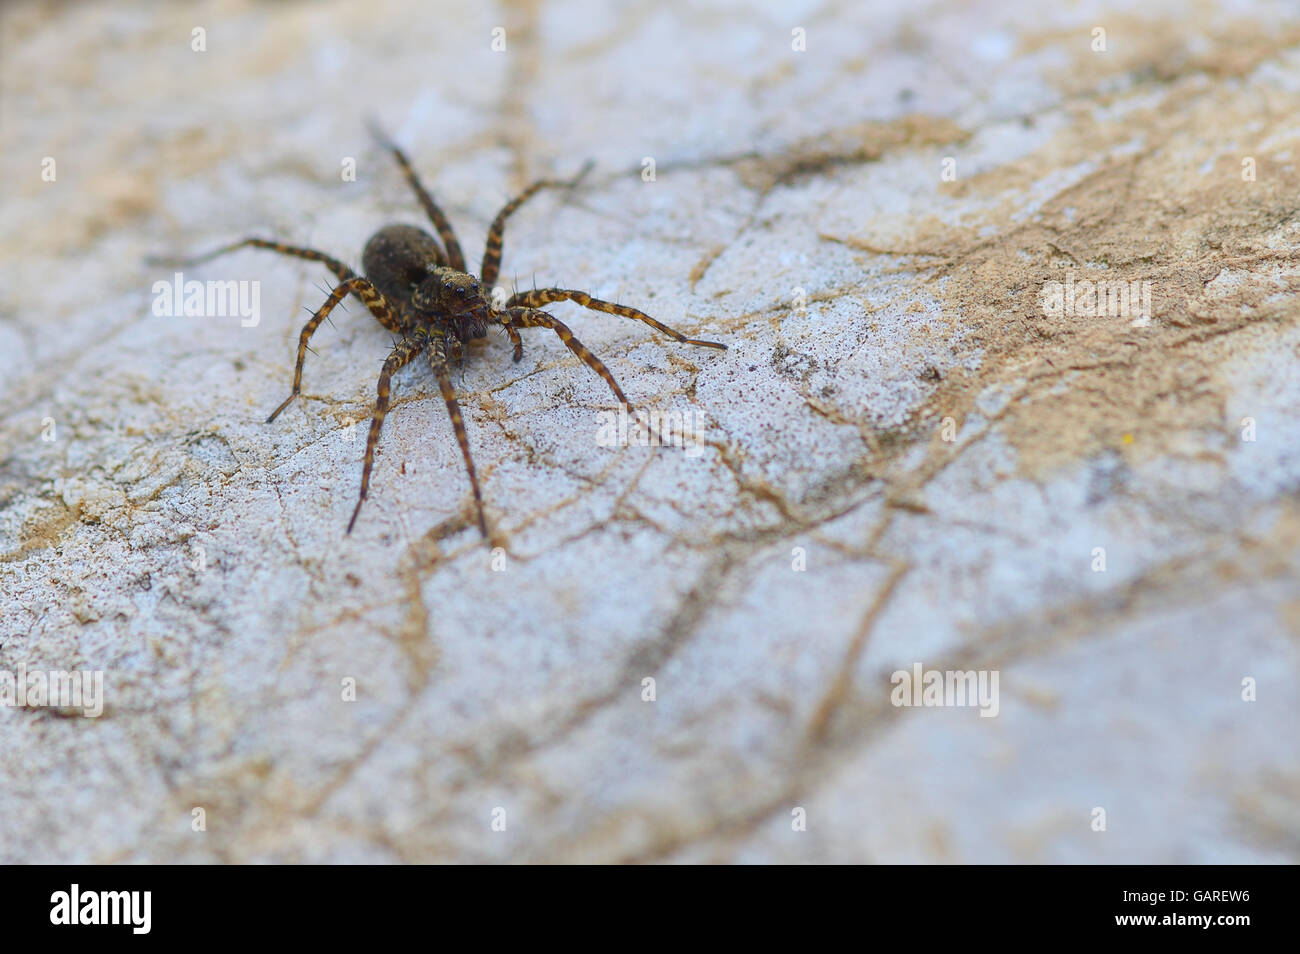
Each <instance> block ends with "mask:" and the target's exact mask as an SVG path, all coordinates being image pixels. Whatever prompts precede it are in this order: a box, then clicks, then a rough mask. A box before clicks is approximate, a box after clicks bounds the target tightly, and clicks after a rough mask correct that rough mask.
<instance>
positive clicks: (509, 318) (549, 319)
mask: <svg viewBox="0 0 1300 954" xmlns="http://www.w3.org/2000/svg"><path fill="white" fill-rule="evenodd" d="M502 314H503V315H504V318H503V324H505V325H506V327H510V326H511V325H513V326H514V327H516V328H550V329H551V330H552V331H554V332H555V333H556V334H557V335H559V336H560V340H561V341H563V342H564V346H565V347H566V348H568V349H569V350H570V351H572V352H573V353H574V354H576V355H577V356H578V357H579V358H580V359H581V360H582V363H583V364H585V365H586V366H587V367H589V368H591V370H593V371H595V372H596V373H597V374H599V375H600V376H601V377H602V378H604V379H605V383H606V384H608V385H609V388H610V390H611V391H613V392H614V396H615V397H616V398H618V399H619V401H620V403H622V404H624V405H625V406H626V407H627V409H628V410H629V411H630V410H633V408H632V402H631V401H629V400H628V399H627V395H626V394H624V393H623V389H622V388H620V387H619V386H618V382H617V381H615V380H614V375H612V374H610V371H609V368H607V367H605V362H603V361H601V360H600V359H599V358H598V357H596V356H595V355H594V354H592V353H591V352H590V351H589V350H587V346H586V345H584V344H583V343H582V342H581V341H579V340H578V339H577V338H575V337H574V336H573V332H572V331H570V330H569V326H568V325H566V324H565V323H564V322H562V321H560V320H559V319H558V318H555V317H553V316H551V315H548V314H547V313H546V312H544V311H541V310H539V309H537V308H528V307H520V306H516V307H510V308H506V309H505V311H504V312H503V313H502Z"/></svg>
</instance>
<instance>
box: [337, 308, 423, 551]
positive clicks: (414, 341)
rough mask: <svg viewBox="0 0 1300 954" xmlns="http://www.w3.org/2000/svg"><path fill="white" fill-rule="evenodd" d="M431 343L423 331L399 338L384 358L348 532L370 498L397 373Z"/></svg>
mask: <svg viewBox="0 0 1300 954" xmlns="http://www.w3.org/2000/svg"><path fill="white" fill-rule="evenodd" d="M428 345H429V339H428V338H427V337H426V336H425V335H424V334H423V333H419V334H417V335H413V336H412V337H410V338H403V339H402V340H401V341H399V342H397V346H396V347H395V348H393V351H392V353H391V354H390V355H389V356H388V358H387V359H386V360H385V361H384V367H383V370H382V371H380V372H379V396H378V398H377V399H376V400H375V414H374V417H372V418H371V419H370V436H369V437H367V438H366V463H365V467H364V468H363V469H362V471H361V497H360V499H358V500H357V508H356V509H355V510H353V511H352V519H351V520H349V521H348V533H351V532H352V525H353V524H354V523H356V522H357V514H359V513H361V505H362V504H363V503H365V502H366V492H367V491H369V489H370V470H371V468H372V467H374V464H375V445H376V444H378V443H379V431H380V429H381V428H382V427H383V426H384V417H385V416H386V415H387V414H388V404H389V398H390V395H391V393H392V380H393V375H394V374H395V373H397V371H399V370H400V369H401V368H404V367H406V365H408V364H410V363H411V362H412V361H414V360H415V358H416V357H417V356H418V355H419V354H420V352H421V351H423V350H424V349H425V348H426V347H428Z"/></svg>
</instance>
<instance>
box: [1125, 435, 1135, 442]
mask: <svg viewBox="0 0 1300 954" xmlns="http://www.w3.org/2000/svg"><path fill="white" fill-rule="evenodd" d="M1124 443H1125V444H1132V443H1133V435H1132V434H1125V435H1124Z"/></svg>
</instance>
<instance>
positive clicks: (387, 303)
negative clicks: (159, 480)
mask: <svg viewBox="0 0 1300 954" xmlns="http://www.w3.org/2000/svg"><path fill="white" fill-rule="evenodd" d="M380 138H381V141H382V142H383V143H384V145H385V146H386V147H387V148H388V149H389V150H390V151H391V152H392V154H393V156H394V158H396V160H397V163H398V165H399V166H401V168H402V172H403V173H404V174H405V176H406V180H407V182H409V183H410V185H411V188H412V189H414V190H415V194H416V197H417V198H418V199H419V200H420V204H421V205H422V206H423V207H424V211H425V212H426V213H427V214H428V216H429V220H430V222H432V223H433V226H434V228H435V229H436V230H437V232H438V236H439V238H440V239H441V244H439V240H438V239H435V238H434V237H433V236H432V235H430V234H429V233H428V232H425V231H424V230H423V229H419V228H416V227H415V226H412V225H389V226H385V227H384V228H382V229H380V230H379V231H378V232H376V233H375V234H374V235H373V236H371V238H370V240H369V241H368V242H367V243H366V247H365V251H364V252H363V253H362V255H361V267H362V270H363V271H364V272H365V275H366V277H365V278H362V277H361V276H359V275H357V274H356V273H355V272H353V271H352V269H350V268H348V267H347V266H346V265H344V264H343V263H342V262H340V261H339V260H338V259H335V258H332V257H330V256H329V255H326V254H325V253H324V252H317V251H315V250H314V249H309V248H300V247H297V246H292V245H284V244H281V243H279V242H272V241H269V240H267V239H260V238H249V239H244V240H243V241H241V242H235V243H234V244H232V245H227V246H225V247H223V248H219V249H217V250H215V251H213V252H209V253H208V254H206V255H201V256H199V257H197V258H194V259H190V260H188V261H181V262H173V263H172V264H177V265H187V266H192V265H197V264H199V263H200V262H205V261H208V260H209V259H212V258H215V257H216V256H218V255H223V254H225V253H226V252H232V251H234V250H235V249H238V248H246V247H252V248H265V249H271V250H272V251H276V252H280V253H281V254H284V255H292V256H294V257H296V258H305V259H308V260H310V261H314V262H320V263H322V264H323V265H324V266H325V267H326V268H328V269H329V270H330V271H331V272H333V273H334V274H335V275H336V276H337V277H338V279H339V285H338V286H337V287H335V288H334V290H333V291H332V292H330V296H329V297H328V298H327V299H326V300H325V304H323V305H321V307H320V308H319V309H318V310H317V311H316V312H315V314H313V315H312V316H311V318H310V320H308V322H307V324H306V325H304V326H303V329H302V333H301V334H300V335H299V336H298V363H297V365H296V366H295V367H294V372H293V390H292V391H291V392H290V394H289V396H288V397H287V398H285V400H284V402H283V403H282V404H281V405H280V406H279V407H277V408H276V409H275V410H274V411H272V412H271V416H270V417H268V418H267V419H266V420H267V422H268V423H270V422H271V421H273V420H275V418H276V416H277V415H278V414H279V413H280V412H281V411H283V410H284V409H285V408H286V407H288V406H289V402H290V401H292V400H293V399H294V398H295V397H297V396H298V394H299V393H300V392H301V389H302V366H303V362H304V360H305V359H306V354H307V342H308V341H309V340H310V339H311V336H312V335H313V334H314V333H315V331H316V329H317V328H319V327H320V325H321V323H322V322H323V321H324V320H325V319H326V318H328V317H329V314H330V312H331V311H333V310H334V308H335V307H336V306H337V305H338V303H339V302H340V301H342V300H343V299H344V298H345V297H346V296H347V295H349V294H352V295H355V296H357V298H359V299H360V300H361V301H362V302H364V303H365V305H366V307H367V308H368V309H369V310H370V313H371V314H372V315H374V317H375V319H376V320H377V321H378V322H379V323H380V324H381V325H383V326H384V327H385V328H387V329H388V330H389V331H392V332H394V333H395V334H397V335H399V336H400V338H399V340H398V341H397V343H396V344H395V345H394V347H393V350H392V352H391V353H390V354H389V356H388V359H387V360H386V361H385V362H384V366H383V369H382V370H381V371H380V373H379V386H378V398H377V400H376V401H375V411H374V416H373V417H372V418H371V421H370V434H369V437H368V438H367V440H366V457H365V465H364V467H363V468H362V471H361V494H360V497H359V499H358V500H357V506H356V509H355V510H353V511H352V519H351V520H350V521H349V522H348V533H351V532H352V527H353V525H354V524H355V523H356V521H357V515H358V514H359V513H360V512H361V505H362V503H364V502H365V499H366V494H367V492H368V491H369V489H370V472H371V469H372V468H373V466H374V456H375V445H376V444H378V443H379V432H380V429H381V428H382V427H383V423H384V417H385V415H387V413H388V407H389V403H390V399H391V387H392V377H393V374H394V373H396V372H397V371H398V370H399V369H400V368H402V367H405V366H406V365H407V364H410V363H411V361H413V360H414V359H415V358H417V357H419V356H420V355H421V354H423V355H425V357H426V359H427V360H428V362H429V365H430V367H431V368H432V369H433V372H434V374H435V375H436V376H437V378H438V387H439V390H440V391H441V392H442V397H443V400H444V402H445V403H446V405H447V412H448V414H449V415H450V416H451V424H452V429H453V430H454V431H455V433H456V441H457V443H459V445H460V450H461V455H462V456H463V457H464V458H465V468H466V470H467V471H468V473H469V482H470V488H471V489H472V490H473V492H474V504H475V507H476V510H477V515H478V526H479V531H480V532H481V533H482V534H483V536H484V537H485V538H486V537H487V536H488V531H487V520H486V518H485V517H484V514H483V495H482V493H481V492H480V490H479V484H478V475H477V474H476V473H475V470H474V459H473V457H472V456H471V455H470V452H469V435H468V434H467V433H466V431H465V422H464V419H463V418H462V416H461V413H460V404H459V403H458V402H457V400H456V391H455V388H454V387H453V386H452V383H451V370H450V363H451V362H452V361H454V360H458V359H460V357H461V356H462V348H461V345H462V344H463V343H465V342H468V341H471V340H473V339H475V338H483V337H485V336H486V335H487V330H488V328H489V327H494V326H495V327H499V328H502V329H504V331H505V332H506V334H507V335H509V337H510V341H511V343H512V344H513V345H514V355H513V357H514V360H515V361H518V360H519V359H520V358H522V357H523V353H524V345H523V339H522V338H521V337H520V335H519V329H521V328H550V329H551V330H552V331H554V332H555V333H556V334H557V335H559V337H560V340H561V341H563V342H564V344H565V346H566V347H567V348H568V349H569V350H570V351H572V352H573V353H574V354H575V355H577V356H578V357H579V358H580V359H581V360H582V361H583V362H584V363H585V364H586V365H587V366H588V367H589V368H591V369H592V370H593V371H595V372H596V373H597V374H599V375H600V376H601V377H602V378H603V379H604V380H605V383H606V384H608V385H609V387H610V389H611V390H612V391H613V392H614V396H615V397H616V398H618V400H619V401H620V402H622V403H623V404H624V405H625V406H627V407H628V408H629V409H631V403H630V402H629V401H628V399H627V397H626V395H624V394H623V390H622V389H621V388H620V387H619V386H618V383H617V382H616V381H615V380H614V376H613V375H612V374H610V372H609V369H608V368H606V367H605V364H604V362H602V361H601V360H600V359H599V358H597V357H596V356H595V355H594V354H592V353H591V352H590V351H588V350H587V349H586V347H585V346H584V345H583V344H582V343H581V342H580V341H578V339H577V338H575V337H574V336H573V333H572V332H571V331H570V330H569V329H568V327H567V326H566V325H564V324H563V323H562V322H560V321H559V320H558V319H556V318H555V317H554V316H552V315H550V314H549V313H547V312H545V311H542V310H541V309H542V306H543V305H547V304H550V303H552V302H557V301H572V302H575V303H576V304H578V305H581V306H582V307H584V308H590V309H592V310H593V311H601V312H606V313H608V314H612V315H622V316H623V317H625V318H635V319H637V320H638V321H643V322H645V323H646V324H648V325H650V326H651V327H652V328H655V329H656V330H658V331H661V332H663V333H664V334H666V335H668V336H669V337H671V338H673V339H675V340H677V341H679V342H682V343H683V344H692V345H701V346H703V347H708V348H725V347H726V345H723V344H719V343H717V342H715V341H701V340H698V339H695V338H687V337H686V336H685V335H683V334H681V333H680V332H678V331H674V330H673V329H672V328H669V327H668V326H667V325H665V324H662V323H661V322H658V321H656V320H655V319H654V318H651V317H650V316H649V315H647V314H645V313H644V312H641V311H637V310H636V309H635V308H629V307H627V306H626V305H619V304H616V303H614V302H608V301H601V300H600V299H598V298H592V297H591V296H590V295H588V294H587V293H586V292H582V291H573V290H571V289H565V288H540V289H534V290H532V291H527V292H517V293H515V294H514V295H512V296H510V297H508V298H506V299H505V300H504V303H503V304H502V305H501V306H500V307H497V306H495V305H494V304H493V302H492V301H491V300H490V299H489V297H488V296H485V295H484V293H483V290H484V289H489V290H490V289H491V288H492V287H493V285H494V284H495V283H496V280H497V275H498V274H499V271H500V266H501V247H502V235H503V233H504V230H505V223H506V219H507V218H509V217H510V215H511V214H512V213H513V212H514V211H515V210H516V209H518V208H519V206H521V205H522V204H523V203H524V202H525V201H526V200H527V199H528V198H529V197H531V196H532V195H534V194H535V193H537V192H538V191H540V190H541V189H544V188H548V187H557V186H569V185H573V184H574V182H576V179H575V180H573V181H571V182H559V181H554V180H549V179H543V180H541V181H538V182H534V183H533V184H532V185H531V186H529V187H528V188H527V189H525V190H524V191H523V192H522V193H520V194H519V195H518V196H517V197H515V198H514V199H512V200H511V201H510V202H508V203H506V205H505V207H504V208H502V209H501V211H500V212H498V213H497V217H496V218H495V219H493V220H492V227H491V229H490V230H489V232H488V239H487V247H486V249H484V252H483V264H482V266H481V267H480V269H479V275H478V277H477V278H476V277H475V276H473V275H471V274H470V273H469V272H468V271H467V269H466V264H465V255H464V253H463V252H462V251H461V248H460V243H459V242H458V241H457V240H456V234H455V233H454V232H453V231H452V228H451V223H450V222H448V221H447V217H446V216H445V215H443V212H442V210H441V209H440V208H439V207H438V205H437V203H435V202H434V201H433V198H432V197H431V196H430V195H429V193H428V192H427V191H426V190H425V189H424V187H423V186H422V185H421V184H420V180H419V179H418V178H417V177H416V175H415V171H414V170H413V169H412V168H411V164H410V162H409V161H408V160H407V158H406V155H405V154H404V153H403V152H402V150H401V149H399V148H398V147H397V146H396V145H394V144H393V143H391V142H388V141H387V140H384V139H383V138H382V137H380ZM585 171H586V169H585V168H584V170H583V172H585ZM582 174H583V173H581V172H580V173H579V174H578V178H581V176H582Z"/></svg>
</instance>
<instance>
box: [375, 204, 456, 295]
mask: <svg viewBox="0 0 1300 954" xmlns="http://www.w3.org/2000/svg"><path fill="white" fill-rule="evenodd" d="M443 264H446V258H444V256H443V254H442V249H441V248H439V246H438V242H437V240H436V239H435V238H434V237H433V236H432V235H430V234H429V233H428V232H426V231H424V230H423V229H418V228H416V227H415V226H414V225H386V226H384V227H383V228H382V229H380V230H379V231H378V232H376V233H375V234H374V235H372V236H370V241H368V242H367V243H366V248H365V251H363V252H362V253H361V269H362V271H363V272H364V273H365V276H366V278H368V279H370V280H371V281H372V282H374V284H375V287H376V288H378V289H379V290H380V292H382V293H383V296H384V298H386V299H387V300H388V301H390V302H396V303H398V304H399V306H400V307H401V308H402V310H403V311H409V310H410V308H411V294H412V292H413V291H414V289H415V286H416V285H418V284H419V283H420V282H422V281H424V279H425V277H426V276H427V275H428V274H429V266H430V265H443Z"/></svg>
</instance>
